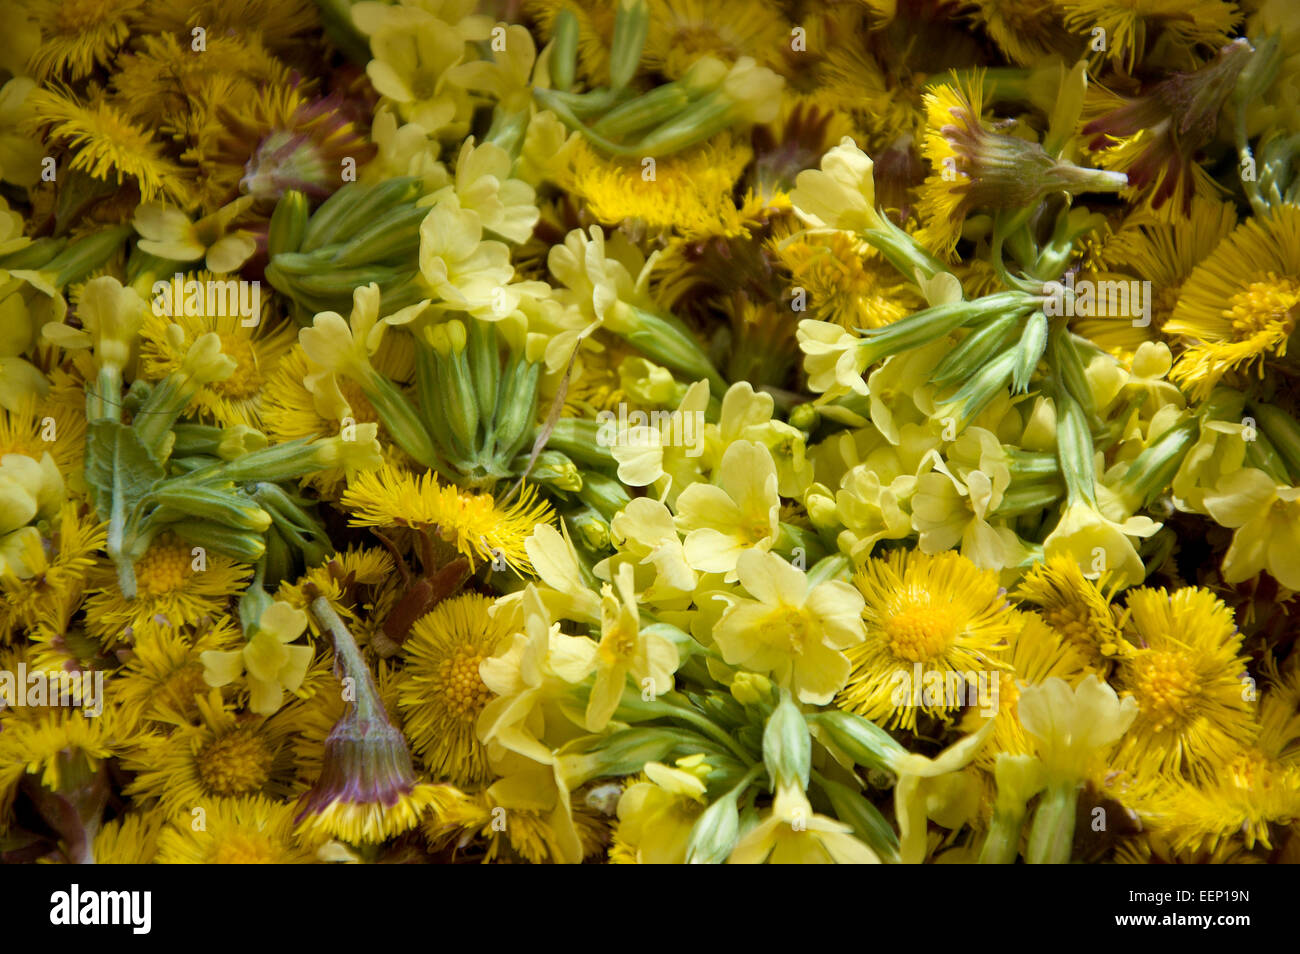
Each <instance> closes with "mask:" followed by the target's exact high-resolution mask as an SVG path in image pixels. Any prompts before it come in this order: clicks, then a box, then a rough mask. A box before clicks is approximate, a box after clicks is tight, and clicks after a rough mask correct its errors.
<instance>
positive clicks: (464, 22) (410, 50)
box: [352, 3, 491, 135]
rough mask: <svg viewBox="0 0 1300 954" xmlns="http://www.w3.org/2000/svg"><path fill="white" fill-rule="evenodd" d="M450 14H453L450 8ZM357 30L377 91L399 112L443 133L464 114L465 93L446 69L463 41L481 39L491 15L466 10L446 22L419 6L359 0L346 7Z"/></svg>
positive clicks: (468, 107) (461, 53) (462, 52)
mask: <svg viewBox="0 0 1300 954" xmlns="http://www.w3.org/2000/svg"><path fill="white" fill-rule="evenodd" d="M453 15H454V14H453ZM352 17H353V22H354V23H355V25H356V27H357V29H358V30H360V31H361V32H362V33H364V34H366V35H367V36H368V37H369V38H370V49H371V51H372V53H373V54H374V59H372V60H371V61H370V62H369V63H367V64H366V75H367V76H369V77H370V82H371V83H373V84H374V86H375V89H376V90H378V91H379V93H380V94H381V95H382V96H385V97H387V98H388V99H390V100H392V101H393V102H394V103H396V104H397V108H398V110H399V111H400V112H401V114H402V118H403V119H405V120H407V121H408V122H413V123H418V124H419V125H420V126H422V127H424V129H425V130H427V131H428V132H429V134H430V135H432V134H434V133H438V134H443V135H448V134H453V135H454V133H455V132H456V130H455V129H452V128H449V127H453V126H456V125H458V124H459V126H460V131H461V134H462V135H463V134H464V129H463V126H464V124H466V123H467V122H468V120H469V116H470V113H471V111H472V108H473V103H472V102H471V101H470V98H469V96H468V94H467V93H466V92H465V91H464V90H461V89H460V88H459V87H457V86H456V85H454V84H452V83H449V82H447V77H446V74H447V72H448V71H449V70H450V69H451V68H452V67H453V66H455V65H457V64H458V63H460V62H461V60H463V59H464V58H465V56H466V49H465V45H466V44H467V43H470V42H476V41H480V40H486V39H487V37H488V31H489V29H490V26H491V21H489V20H488V19H487V18H486V17H480V16H468V17H465V18H463V19H461V20H459V22H457V23H446V22H444V21H442V20H440V19H439V18H438V17H436V16H434V15H433V13H431V12H430V11H427V10H424V9H421V8H419V7H414V6H409V7H404V6H391V5H389V4H384V3H361V4H358V5H356V7H355V8H354V9H353V11H352Z"/></svg>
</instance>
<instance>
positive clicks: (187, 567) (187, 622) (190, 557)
mask: <svg viewBox="0 0 1300 954" xmlns="http://www.w3.org/2000/svg"><path fill="white" fill-rule="evenodd" d="M250 573H251V570H250V568H249V567H246V566H240V565H239V564H237V563H235V562H234V561H233V560H231V559H230V558H229V557H225V556H222V555H221V554H219V553H199V552H195V548H194V547H191V546H190V545H189V544H187V543H184V542H183V541H181V540H179V539H177V538H176V537H174V536H173V535H171V534H167V533H164V534H160V535H158V536H157V537H155V538H154V539H153V542H151V543H150V544H149V548H148V549H147V550H146V551H145V552H144V555H143V556H142V557H140V559H139V560H137V561H136V563H135V577H136V583H137V590H136V597H135V599H131V600H127V599H124V598H123V597H122V593H121V590H120V589H119V588H118V585H117V576H116V574H115V573H114V572H113V571H112V570H111V569H109V568H102V567H101V568H100V569H99V570H97V571H96V573H95V575H94V576H93V578H92V579H91V581H90V583H91V585H90V588H89V591H88V592H89V595H88V597H87V599H86V628H87V630H88V631H89V632H90V633H91V635H93V636H96V637H97V638H99V639H101V640H103V641H104V643H105V644H106V645H112V644H113V643H115V642H116V641H117V640H119V639H123V638H125V639H126V640H128V641H130V640H132V639H134V637H135V635H136V634H137V633H139V632H141V631H147V630H157V629H159V628H162V629H167V628H173V629H175V628H179V627H183V626H184V627H189V626H194V625H196V624H197V623H199V622H200V621H201V620H203V619H205V618H206V619H215V618H219V617H220V616H221V615H222V614H223V613H224V611H225V608H226V604H227V601H228V600H229V599H230V597H231V596H232V595H233V594H235V593H238V592H240V589H241V586H242V584H243V581H244V580H245V579H247V577H248V576H249V575H250Z"/></svg>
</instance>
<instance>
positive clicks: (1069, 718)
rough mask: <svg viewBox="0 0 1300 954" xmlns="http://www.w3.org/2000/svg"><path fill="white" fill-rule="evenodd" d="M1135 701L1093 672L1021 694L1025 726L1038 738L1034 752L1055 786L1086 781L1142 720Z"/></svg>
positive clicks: (1045, 683) (1033, 687)
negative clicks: (1073, 683) (1074, 680)
mask: <svg viewBox="0 0 1300 954" xmlns="http://www.w3.org/2000/svg"><path fill="white" fill-rule="evenodd" d="M1137 710H1138V706H1137V703H1135V702H1134V701H1133V700H1132V699H1131V698H1128V697H1125V698H1124V699H1123V700H1122V701H1121V700H1120V698H1119V696H1117V695H1116V694H1115V690H1114V689H1112V688H1111V687H1110V686H1108V685H1107V684H1106V683H1104V682H1103V681H1102V680H1101V679H1099V678H1098V677H1097V676H1096V674H1095V673H1089V674H1088V675H1087V676H1085V677H1084V678H1083V680H1082V681H1081V682H1079V683H1078V685H1076V686H1074V687H1071V686H1070V684H1069V683H1068V682H1066V681H1065V680H1064V679H1061V678H1058V677H1056V676H1052V677H1051V678H1049V679H1045V680H1044V681H1043V682H1041V683H1039V684H1037V685H1031V686H1026V687H1025V688H1024V689H1023V690H1021V693H1020V700H1019V703H1018V706H1017V714H1018V715H1019V716H1020V724H1021V725H1022V726H1024V729H1025V731H1026V732H1027V733H1029V734H1030V735H1031V736H1033V737H1034V739H1035V745H1034V748H1035V751H1036V753H1037V755H1038V758H1039V760H1040V761H1041V762H1042V763H1043V767H1044V769H1046V771H1047V776H1048V779H1049V784H1050V783H1053V782H1065V781H1070V780H1074V781H1078V782H1082V781H1083V780H1084V779H1086V778H1088V776H1089V775H1090V774H1091V772H1092V770H1093V767H1094V766H1095V764H1096V762H1097V761H1098V760H1099V759H1102V758H1104V757H1105V755H1106V754H1107V753H1108V752H1109V751H1110V750H1111V748H1112V747H1113V746H1114V745H1115V743H1116V742H1118V741H1119V739H1120V737H1121V736H1123V735H1124V733H1125V732H1127V731H1128V729H1129V726H1131V725H1132V724H1133V720H1134V719H1135V718H1136V717H1137V714H1138V711H1137Z"/></svg>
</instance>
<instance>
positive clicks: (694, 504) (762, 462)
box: [674, 441, 781, 582]
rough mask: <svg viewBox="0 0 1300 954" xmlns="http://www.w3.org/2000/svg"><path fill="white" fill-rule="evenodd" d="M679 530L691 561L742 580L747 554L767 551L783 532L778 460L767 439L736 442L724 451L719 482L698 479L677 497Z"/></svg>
mask: <svg viewBox="0 0 1300 954" xmlns="http://www.w3.org/2000/svg"><path fill="white" fill-rule="evenodd" d="M675 507H676V510H677V517H676V519H675V521H674V522H675V524H676V527H677V529H678V530H681V531H684V532H685V533H686V540H685V544H684V546H685V552H686V560H687V562H688V563H690V565H691V566H692V567H694V568H695V569H697V570H701V571H703V572H705V573H725V574H726V580H727V582H732V581H734V580H735V579H736V562H737V560H738V559H739V558H740V556H741V555H742V554H744V553H748V552H751V551H766V550H770V549H771V548H772V545H773V544H774V543H776V538H777V535H778V534H779V533H780V514H781V498H780V497H779V496H778V495H777V479H776V464H775V463H774V462H773V461H772V455H771V453H770V452H769V451H768V449H767V448H766V447H765V446H763V445H762V444H757V443H754V442H752V441H736V442H734V443H733V444H731V446H729V447H728V448H727V449H726V451H725V452H724V453H723V455H722V460H721V462H720V463H719V465H718V468H717V470H716V471H715V472H714V483H712V484H706V483H694V484H691V485H690V486H689V487H687V488H686V489H685V490H683V491H682V492H681V493H680V494H679V495H678V496H677V502H676V504H675Z"/></svg>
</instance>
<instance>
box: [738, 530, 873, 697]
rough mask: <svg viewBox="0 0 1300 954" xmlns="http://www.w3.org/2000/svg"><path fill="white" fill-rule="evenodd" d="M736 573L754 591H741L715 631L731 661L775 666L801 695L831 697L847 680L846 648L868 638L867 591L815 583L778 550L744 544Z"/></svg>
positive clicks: (782, 681)
mask: <svg viewBox="0 0 1300 954" xmlns="http://www.w3.org/2000/svg"><path fill="white" fill-rule="evenodd" d="M736 575H737V577H738V578H739V580H740V584H741V586H743V587H744V588H745V590H746V591H747V592H748V593H749V594H750V596H751V597H753V598H752V599H743V598H742V599H736V600H735V601H734V602H733V603H732V605H731V606H729V607H728V608H727V609H726V610H725V611H724V612H723V614H722V618H721V619H719V620H718V623H717V626H716V627H715V628H714V631H713V637H714V640H715V641H716V642H717V644H718V648H719V649H720V650H721V651H722V656H723V659H725V660H726V661H727V662H728V663H729V664H731V665H739V666H743V667H744V668H746V669H750V670H753V671H755V672H761V673H771V674H772V677H773V679H774V680H775V681H776V682H777V684H778V685H780V686H782V687H784V688H789V689H791V690H792V691H793V692H794V693H795V695H796V696H797V697H798V699H799V701H800V702H804V703H807V704H809V705H826V704H827V703H828V702H830V701H831V699H833V698H834V697H835V693H837V692H839V690H840V689H841V688H843V686H844V684H845V682H847V681H848V678H849V672H850V670H851V668H852V667H851V666H850V664H849V660H848V657H847V656H845V655H844V652H843V650H845V649H848V648H849V647H850V646H854V645H857V644H858V643H861V642H862V641H863V640H864V639H866V631H865V629H864V628H863V625H862V607H863V599H862V594H861V593H859V592H858V591H857V590H856V589H854V588H853V587H852V586H850V585H849V584H848V583H845V582H843V581H841V580H828V581H826V582H824V583H817V584H815V585H812V586H810V585H809V583H808V577H807V576H806V575H805V574H804V572H803V571H802V570H800V569H798V568H796V567H793V566H791V565H790V564H789V563H787V562H786V561H785V560H783V559H781V558H780V557H779V556H777V555H776V554H774V553H769V552H766V551H763V550H746V551H745V552H744V553H742V554H741V555H740V557H739V558H738V559H737V561H736Z"/></svg>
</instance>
